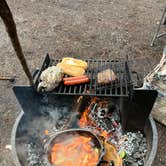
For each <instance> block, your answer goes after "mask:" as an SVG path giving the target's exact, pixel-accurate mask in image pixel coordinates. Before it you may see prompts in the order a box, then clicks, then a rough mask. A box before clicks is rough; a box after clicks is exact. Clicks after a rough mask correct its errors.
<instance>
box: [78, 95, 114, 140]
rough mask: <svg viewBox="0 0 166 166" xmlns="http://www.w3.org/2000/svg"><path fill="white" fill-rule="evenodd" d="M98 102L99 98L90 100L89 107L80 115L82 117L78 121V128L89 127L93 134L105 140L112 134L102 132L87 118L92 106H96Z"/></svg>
mask: <svg viewBox="0 0 166 166" xmlns="http://www.w3.org/2000/svg"><path fill="white" fill-rule="evenodd" d="M98 100H99V98H97V97H94V98H93V99H92V101H91V104H90V106H89V107H88V108H86V109H85V111H84V112H83V113H82V116H81V118H80V120H79V126H80V127H81V128H86V127H90V128H91V129H92V130H93V132H94V133H96V134H97V135H100V136H102V137H104V138H105V139H107V138H109V137H110V136H111V135H112V134H111V133H108V132H106V131H104V130H102V129H101V128H100V127H97V124H96V123H95V122H94V121H93V120H91V118H89V113H90V111H91V110H92V108H93V106H94V104H96V103H97V102H98Z"/></svg>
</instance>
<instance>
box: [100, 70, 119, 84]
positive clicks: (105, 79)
mask: <svg viewBox="0 0 166 166" xmlns="http://www.w3.org/2000/svg"><path fill="white" fill-rule="evenodd" d="M116 79H117V76H116V75H115V73H114V71H113V70H111V69H106V70H103V71H101V72H99V73H98V74H97V82H98V84H109V83H111V82H114V81H115V80H116Z"/></svg>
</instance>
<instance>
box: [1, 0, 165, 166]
mask: <svg viewBox="0 0 166 166" xmlns="http://www.w3.org/2000/svg"><path fill="white" fill-rule="evenodd" d="M8 3H9V6H10V7H11V10H12V12H13V15H14V18H15V21H16V24H17V29H18V35H19V37H20V41H21V43H22V47H23V50H24V53H25V56H26V59H27V62H28V64H29V67H30V69H31V70H33V69H35V68H36V67H39V66H40V64H41V63H42V61H43V58H44V57H45V54H46V53H50V55H51V56H53V57H62V56H76V57H78V58H80V57H92V58H99V57H104V58H115V57H116V58H117V57H118V58H119V57H125V56H126V55H128V56H129V58H130V59H134V58H145V57H148V58H149V63H150V64H156V63H157V62H158V61H159V59H160V57H161V55H162V50H163V48H164V45H165V44H166V40H164V39H163V40H159V41H158V42H157V43H156V44H157V45H156V46H155V47H153V48H151V47H150V46H149V45H150V41H151V39H152V36H153V34H154V31H155V28H156V26H157V23H158V21H159V19H160V17H161V14H162V10H163V8H164V6H165V0H156V1H154V0H139V1H133V0H121V1H116V0H88V1H85V0H68V1H66V0H47V1H45V0H29V1H27V0H13V1H10V0H8ZM0 50H1V51H0V76H16V77H17V79H16V83H15V84H11V83H9V82H7V81H0V166H12V165H13V164H12V160H11V154H10V151H9V150H6V149H5V145H6V144H10V135H11V130H12V126H13V124H14V122H15V118H16V116H17V115H18V113H19V111H20V110H19V109H18V107H17V105H16V100H15V98H14V95H13V92H12V87H13V86H14V85H23V84H24V85H28V81H27V78H26V77H25V75H24V73H23V72H22V68H21V66H20V64H19V63H18V60H17V59H16V56H15V53H14V51H13V48H12V46H11V43H10V40H9V38H8V36H7V34H6V32H5V28H4V25H3V23H2V20H0ZM142 62H143V61H142ZM143 67H144V63H138V64H137V68H138V70H139V69H140V71H141V69H142V68H143ZM146 72H148V71H146ZM157 127H158V131H159V148H158V153H157V156H156V159H155V163H154V166H163V165H166V156H165V154H166V144H165V134H166V127H164V126H162V125H160V124H157Z"/></svg>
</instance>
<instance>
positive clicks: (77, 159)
mask: <svg viewBox="0 0 166 166" xmlns="http://www.w3.org/2000/svg"><path fill="white" fill-rule="evenodd" d="M98 159H99V149H97V148H95V147H94V145H93V142H92V141H91V138H90V137H85V136H73V137H70V138H69V139H67V140H65V141H63V142H60V143H56V144H54V145H53V147H52V150H51V163H52V164H53V165H56V166H75V165H77V166H96V165H97V162H98Z"/></svg>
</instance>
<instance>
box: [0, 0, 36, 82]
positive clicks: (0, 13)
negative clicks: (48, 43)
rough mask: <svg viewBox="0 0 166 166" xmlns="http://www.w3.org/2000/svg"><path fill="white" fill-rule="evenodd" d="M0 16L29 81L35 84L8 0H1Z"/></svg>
mask: <svg viewBox="0 0 166 166" xmlns="http://www.w3.org/2000/svg"><path fill="white" fill-rule="evenodd" d="M0 17H1V18H2V20H3V22H4V24H5V26H6V31H7V33H8V35H9V37H10V40H11V42H12V45H13V47H14V50H15V52H16V55H17V57H18V59H19V61H20V63H21V65H22V67H23V70H24V72H25V74H26V75H27V77H28V79H29V83H30V85H33V84H34V83H33V78H32V76H31V73H30V71H29V68H28V65H27V63H26V60H25V57H24V54H23V51H22V48H21V45H20V42H19V39H18V36H17V29H16V24H15V22H14V19H13V16H12V13H11V11H10V9H9V6H8V4H7V2H6V0H0Z"/></svg>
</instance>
